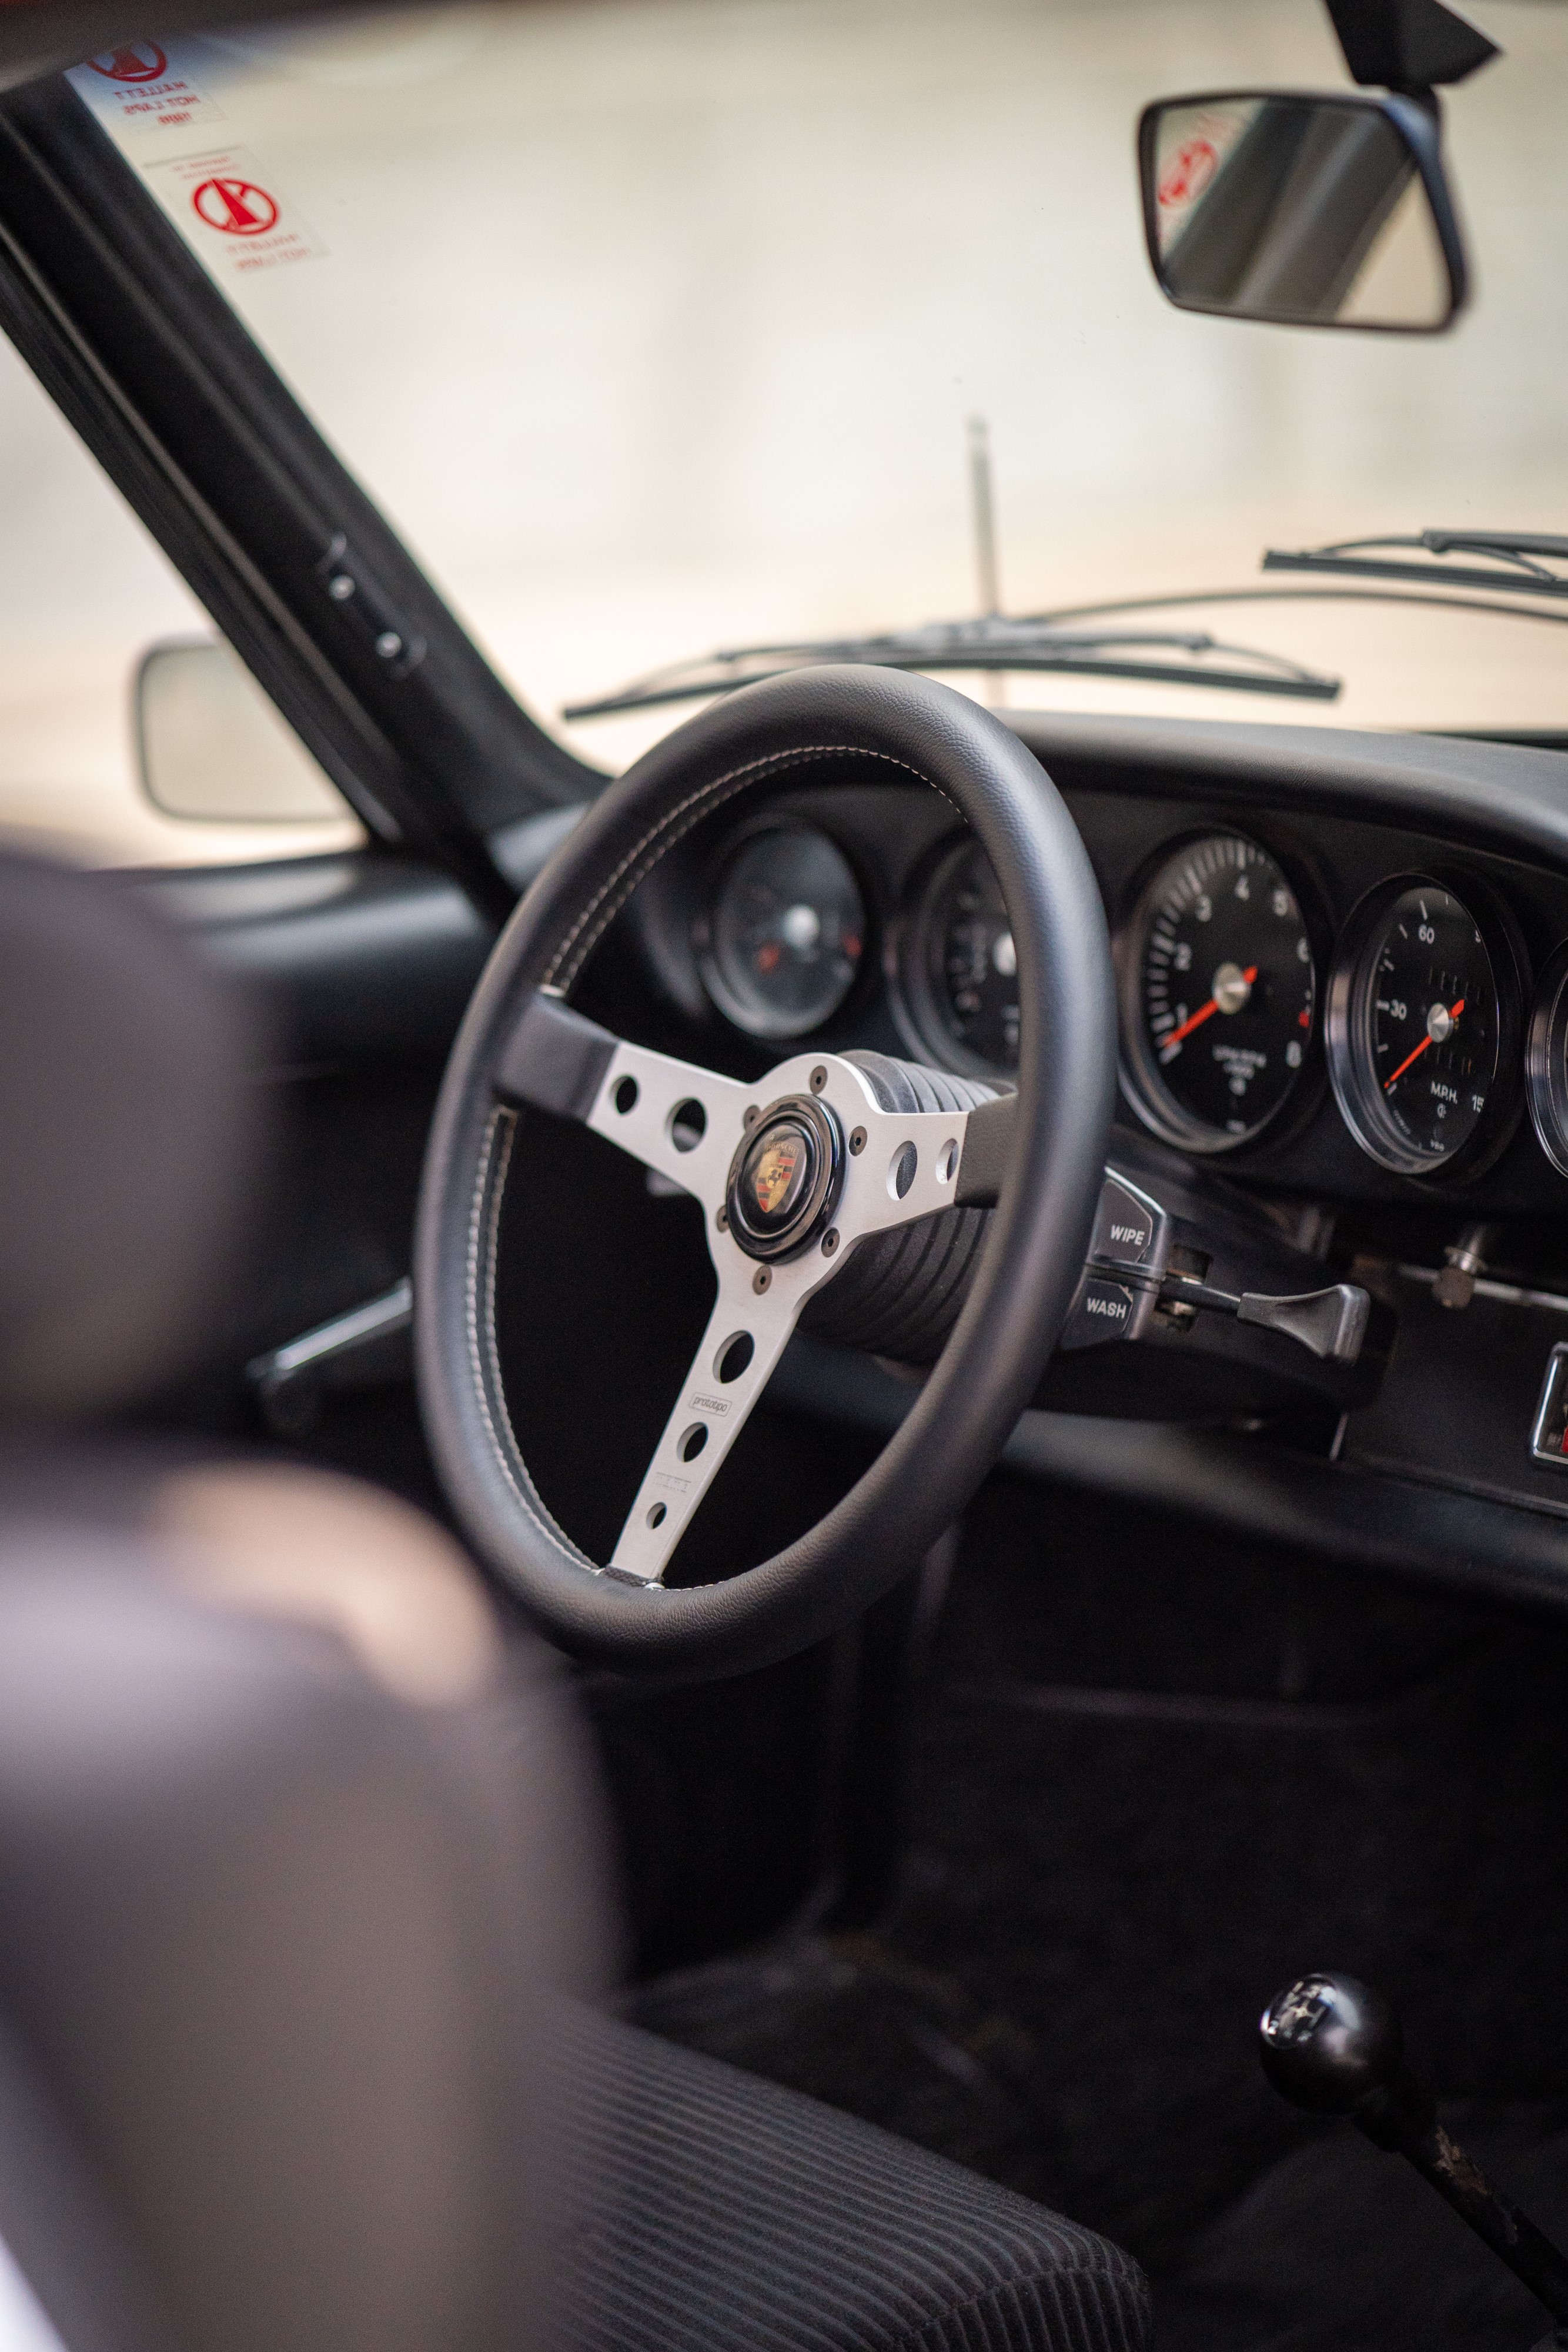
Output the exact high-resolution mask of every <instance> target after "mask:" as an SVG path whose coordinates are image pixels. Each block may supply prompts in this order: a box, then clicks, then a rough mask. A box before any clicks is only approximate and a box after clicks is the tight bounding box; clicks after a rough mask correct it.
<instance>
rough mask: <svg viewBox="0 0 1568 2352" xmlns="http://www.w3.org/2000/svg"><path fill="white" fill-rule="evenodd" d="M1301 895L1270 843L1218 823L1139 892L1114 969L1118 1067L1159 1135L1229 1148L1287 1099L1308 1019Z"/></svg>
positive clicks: (1303, 1052) (1195, 1145)
mask: <svg viewBox="0 0 1568 2352" xmlns="http://www.w3.org/2000/svg"><path fill="white" fill-rule="evenodd" d="M1316 1001H1317V981H1316V973H1315V970H1314V967H1313V962H1312V940H1311V938H1310V936H1309V933H1308V930H1307V924H1306V919H1305V917H1304V915H1303V914H1302V911H1301V901H1300V899H1299V898H1297V895H1296V892H1295V890H1294V888H1293V887H1292V885H1291V881H1290V879H1289V877H1287V875H1286V874H1285V872H1284V870H1283V869H1282V867H1281V866H1280V864H1279V862H1278V860H1277V859H1275V858H1274V857H1271V856H1270V854H1269V852H1268V851H1267V850H1266V849H1260V847H1259V845H1258V844H1257V843H1256V842H1255V841H1248V840H1246V839H1244V838H1243V836H1242V835H1239V834H1234V833H1214V834H1207V835H1204V836H1203V837H1202V838H1201V839H1199V840H1197V841H1189V842H1187V843H1186V844H1185V845H1183V846H1182V847H1181V848H1179V849H1177V850H1176V851H1174V852H1173V853H1172V854H1170V855H1169V856H1166V858H1165V859H1164V860H1163V861H1162V863H1161V864H1160V866H1158V867H1157V869H1156V870H1155V873H1154V875H1153V876H1152V877H1151V878H1150V879H1149V881H1148V882H1147V884H1146V885H1145V888H1144V890H1143V891H1142V893H1141V894H1140V896H1139V898H1138V901H1137V905H1136V907H1135V908H1134V914H1133V919H1132V921H1131V923H1130V924H1129V926H1128V929H1127V934H1126V951H1125V953H1124V958H1123V965H1122V1032H1123V1041H1124V1081H1125V1085H1126V1089H1127V1092H1128V1094H1129V1095H1130V1096H1131V1097H1132V1100H1133V1103H1134V1107H1135V1108H1136V1109H1137V1110H1138V1111H1139V1112H1140V1113H1141V1115H1142V1117H1143V1118H1144V1119H1145V1122H1146V1123H1147V1124H1148V1125H1149V1126H1150V1127H1152V1128H1153V1129H1154V1130H1155V1133H1156V1134H1157V1135H1163V1136H1164V1137H1165V1138H1166V1140H1167V1141H1169V1142H1172V1143H1179V1144H1183V1145H1185V1146H1186V1149H1187V1150H1189V1151H1227V1150H1233V1149H1234V1148H1235V1146H1236V1145H1238V1144H1240V1143H1246V1142H1249V1141H1250V1139H1252V1137H1254V1136H1255V1135H1258V1134H1260V1133H1261V1131H1262V1129H1264V1128H1265V1127H1267V1126H1268V1125H1269V1124H1270V1121H1271V1120H1273V1119H1275V1118H1278V1117H1279V1115H1280V1113H1281V1110H1282V1109H1283V1108H1284V1106H1285V1103H1286V1101H1287V1100H1288V1098H1289V1097H1290V1095H1291V1090H1292V1089H1293V1087H1295V1085H1296V1082H1297V1080H1298V1078H1299V1077H1300V1076H1301V1070H1302V1068H1303V1066H1304V1065H1305V1062H1306V1058H1307V1053H1308V1049H1309V1048H1310V1046H1311V1045H1312V1029H1313V1022H1314V1019H1315V1016H1316Z"/></svg>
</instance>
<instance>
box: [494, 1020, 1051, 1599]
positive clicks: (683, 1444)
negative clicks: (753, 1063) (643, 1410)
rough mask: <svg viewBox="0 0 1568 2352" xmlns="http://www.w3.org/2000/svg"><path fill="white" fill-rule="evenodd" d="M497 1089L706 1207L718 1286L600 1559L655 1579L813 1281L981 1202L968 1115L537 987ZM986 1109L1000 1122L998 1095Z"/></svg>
mask: <svg viewBox="0 0 1568 2352" xmlns="http://www.w3.org/2000/svg"><path fill="white" fill-rule="evenodd" d="M497 1091H498V1092H499V1093H500V1095H501V1096H502V1098H503V1099H510V1100H511V1101H514V1102H520V1103H533V1104H536V1105H538V1106H539V1107H541V1108H546V1109H550V1110H554V1111H557V1112H564V1113H566V1114H567V1115H569V1116H571V1115H575V1116H577V1117H579V1118H581V1119H582V1121H583V1124H584V1125H585V1126H587V1127H590V1128H591V1129H593V1131H594V1133H595V1134H596V1135H602V1136H604V1137H606V1138H607V1139H609V1141H610V1142H612V1143H614V1144H618V1145H619V1146H620V1148H621V1150H622V1151H625V1152H628V1153H630V1155H631V1156H632V1159H634V1160H641V1161H642V1163H643V1166H644V1167H645V1168H650V1169H653V1171H655V1172H656V1173H657V1174H658V1175H660V1176H662V1177H664V1178H666V1179H669V1180H672V1181H674V1182H675V1183H677V1184H679V1185H680V1186H681V1187H682V1189H683V1190H684V1191H685V1192H690V1193H691V1194H692V1195H693V1197H694V1198H695V1200H697V1201H698V1202H701V1204H702V1208H703V1212H704V1223H705V1226H706V1233H707V1245H708V1253H709V1255H710V1256H711V1258H712V1260H713V1267H714V1272H715V1274H716V1276H717V1278H718V1296H717V1297H716V1299H715V1301H714V1307H713V1312H712V1314H711V1315H710V1316H709V1318H708V1323H707V1328H706V1331H705V1332H704V1333H703V1336H702V1339H701V1341H700V1342H699V1344H698V1347H697V1351H696V1354H695V1358H694V1359H693V1360H692V1364H691V1367H690V1369H689V1370H688V1371H687V1373H686V1376H685V1380H684V1381H683V1382H682V1384H681V1392H680V1396H679V1399H678V1400H677V1402H676V1404H675V1407H674V1411H673V1412H672V1413H671V1415H670V1417H669V1420H668V1421H667V1423H665V1425H664V1434H663V1436H662V1437H661V1438H660V1440H659V1443H658V1445H657V1447H656V1448H655V1450H654V1454H653V1460H652V1461H651V1462H650V1463H649V1465H648V1468H647V1471H646V1473H645V1475H644V1476H643V1482H642V1485H641V1486H639V1488H638V1490H637V1496H636V1499H635V1501H634V1502H633V1503H632V1508H631V1510H630V1511H629V1512H628V1514H627V1517H626V1522H625V1525H624V1526H623V1527H622V1530H621V1535H620V1538H619V1540H618V1542H617V1543H616V1546H615V1549H614V1552H613V1554H612V1557H611V1559H610V1560H609V1562H608V1565H607V1571H606V1572H607V1573H609V1574H611V1575H612V1576H616V1577H620V1578H622V1579H630V1580H634V1581H635V1582H637V1583H639V1584H656V1583H658V1582H660V1581H661V1580H662V1579H663V1577H664V1570H665V1567H666V1565H667V1563H668V1561H669V1559H670V1555H671V1553H672V1552H673V1551H674V1549H675V1546H676V1545H677V1544H678V1543H679V1541H680V1539H681V1538H682V1536H683V1535H684V1534H685V1529H686V1527H687V1524H688V1523H689V1521H690V1519H691V1517H692V1515H693V1513H694V1512H695V1509H696V1507H697V1506H698V1504H699V1503H700V1502H701V1501H702V1498H703V1496H704V1495H705V1494H706V1491H707V1488H708V1486H709V1485H710V1483H711V1482H712V1479H713V1476H714V1474H715V1472H716V1470H717V1468H718V1466H719V1465H720V1463H721V1462H722V1461H723V1460H724V1458H725V1455H726V1454H727V1453H728V1452H729V1449H730V1447H731V1446H732V1445H733V1444H734V1443H735V1441H736V1439H737V1436H738V1435H739V1433H740V1432H741V1430H742V1429H743V1428H744V1427H745V1425H746V1422H747V1417H748V1415H749V1414H750V1412H751V1410H752V1407H753V1406H754V1405H755V1404H756V1402H757V1400H758V1397H759V1396H760V1395H761V1393H762V1391H763V1390H764V1389H765V1388H766V1386H767V1385H768V1378H769V1376H770V1374H771V1373H772V1371H773V1369H774V1367H775V1365H776V1364H777V1363H778V1361H779V1357H780V1356H781V1355H782V1354H783V1352H784V1349H785V1348H786V1346H787V1345H788V1343H789V1337H790V1334H791V1333H792V1332H793V1330H794V1328H795V1325H796V1322H797V1320H798V1319H799V1317H800V1310H801V1308H802V1307H804V1306H805V1304H806V1301H807V1300H808V1299H809V1298H810V1297H811V1295H812V1293H813V1292H814V1291H817V1290H820V1289H821V1286H822V1285H823V1284H824V1283H825V1282H828V1281H830V1280H831V1277H832V1276H833V1275H835V1274H836V1273H837V1272H838V1271H839V1269H840V1267H841V1265H842V1264H843V1263H844V1261H845V1259H846V1258H847V1257H848V1255H850V1253H851V1252H852V1250H853V1249H854V1248H855V1246H856V1245H857V1244H858V1243H860V1242H862V1241H864V1240H865V1239H866V1237H867V1236H868V1235H869V1234H880V1233H885V1232H886V1231H887V1230H888V1228H889V1227H890V1226H893V1225H900V1224H907V1223H912V1222H913V1221H914V1220H915V1218H917V1217H929V1216H934V1215H936V1214H937V1213H940V1212H941V1211H943V1210H946V1209H952V1208H954V1207H956V1206H957V1205H959V1202H960V1200H961V1199H972V1198H979V1197H982V1194H981V1192H980V1190H979V1189H978V1187H977V1183H976V1181H975V1179H974V1175H973V1171H971V1177H970V1181H969V1182H968V1184H967V1185H966V1184H965V1182H964V1181H963V1170H964V1155H965V1146H966V1142H967V1137H968V1128H969V1121H970V1119H971V1118H973V1117H974V1116H975V1114H974V1113H973V1112H969V1111H946V1110H944V1111H889V1110H884V1109H883V1108H881V1107H880V1105H879V1104H878V1102H877V1099H876V1097H875V1095H874V1093H873V1089H872V1086H871V1082H870V1080H869V1078H868V1077H867V1076H866V1074H865V1072H864V1071H862V1070H861V1069H858V1068H857V1067H856V1066H855V1065H854V1063H852V1062H850V1061H845V1060H843V1059H841V1057H840V1056H839V1055H834V1054H809V1055H805V1054H802V1055H794V1056H793V1057H792V1058H791V1059H790V1060H789V1061H787V1062H780V1063H779V1065H778V1066H777V1068H775V1069H773V1070H770V1071H769V1072H768V1076H766V1077H765V1078H763V1079H762V1080H761V1081H760V1082H759V1083H758V1084H757V1085H755V1086H745V1085H742V1084H741V1083H740V1082H739V1081H738V1080H737V1079H735V1078H727V1077H721V1076H719V1075H718V1074H717V1073H716V1072H715V1071H713V1070H704V1069H699V1068H698V1067H696V1066H695V1065H694V1064H692V1063H690V1062H682V1061H677V1060H675V1059H674V1058H673V1057H672V1056H671V1055H667V1054H655V1053H653V1052H650V1051H649V1050H648V1049H647V1048H646V1047H644V1046H641V1045H626V1044H624V1043H623V1042H622V1040H620V1039H618V1038H614V1037H612V1036H611V1035H610V1034H609V1032H608V1031H606V1030H603V1029H600V1028H598V1027H597V1026H596V1025H595V1024H593V1023H591V1022H589V1021H585V1020H583V1019H582V1018H581V1017H580V1015H579V1014H577V1013H573V1012H571V1011H570V1008H569V1007H568V1006H567V1005H566V1004H564V1003H562V1002H561V1001H560V1000H559V998H558V997H555V996H552V995H551V994H550V993H549V992H539V993H538V995H536V996H535V997H534V999H533V1000H532V1002H531V1003H529V1005H528V1007H527V1009H526V1011H525V1013H524V1014H523V1017H522V1019H521V1020H520V1022H519V1023H518V1024H517V1029H516V1031H515V1032H514V1034H513V1036H512V1038H511V1040H510V1042H509V1044H508V1045H507V1049H506V1050H505V1052H504V1054H503V1055H502V1056H501V1061H500V1069H499V1074H498V1078H497ZM987 1108H988V1109H989V1110H990V1111H991V1112H992V1113H993V1114H995V1115H996V1117H997V1118H998V1124H999V1123H1000V1122H1001V1121H1002V1120H1005V1119H1007V1118H1009V1117H1010V1107H1009V1103H998V1104H995V1105H989V1106H987ZM986 1157H987V1161H988V1165H990V1164H991V1163H992V1162H993V1161H994V1159H995V1139H994V1138H993V1139H992V1140H991V1142H990V1144H989V1146H988V1152H987V1155H986Z"/></svg>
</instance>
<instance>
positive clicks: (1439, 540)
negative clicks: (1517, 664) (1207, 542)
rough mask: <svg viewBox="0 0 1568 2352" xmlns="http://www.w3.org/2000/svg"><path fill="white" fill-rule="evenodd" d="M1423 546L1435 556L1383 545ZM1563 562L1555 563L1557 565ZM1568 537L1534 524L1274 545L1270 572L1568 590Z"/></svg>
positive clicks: (1533, 591)
mask: <svg viewBox="0 0 1568 2352" xmlns="http://www.w3.org/2000/svg"><path fill="white" fill-rule="evenodd" d="M1385 547H1399V548H1409V549H1411V550H1413V551H1420V552H1421V553H1422V554H1424V555H1426V556H1427V557H1428V558H1429V559H1430V560H1429V561H1428V562H1425V563H1416V562H1406V561H1405V560H1404V559H1403V558H1402V557H1399V556H1388V555H1380V554H1379V553H1378V552H1377V550H1378V549H1379V548H1385ZM1454 555H1474V556H1485V557H1486V558H1487V559H1488V561H1487V562H1484V563H1454V562H1449V561H1448V558H1449V557H1451V556H1454ZM1554 564H1555V565H1556V566H1557V567H1559V568H1558V569H1556V570H1553V569H1552V566H1553V565H1554ZM1564 567H1568V539H1559V538H1557V537H1555V536H1554V535H1553V534H1552V533H1551V532H1549V531H1532V530H1420V531H1414V532H1409V533H1406V534H1405V535H1404V536H1399V535H1397V534H1394V533H1389V534H1387V535H1385V536H1380V537H1378V538H1375V539H1342V540H1338V541H1335V542H1334V543H1333V545H1331V546H1328V547H1305V548H1300V549H1296V550H1291V549H1289V548H1281V547H1270V548H1269V549H1268V550H1267V551H1265V553H1264V557H1263V569H1264V571H1265V572H1340V573H1344V572H1353V573H1354V574H1355V575H1356V577H1357V578H1359V579H1363V580H1419V581H1421V582H1423V583H1426V584H1427V585H1428V586H1431V585H1434V584H1436V585H1439V586H1442V587H1448V588H1486V589H1490V590H1492V591H1493V592H1495V593H1500V594H1507V595H1513V596H1568V568H1564Z"/></svg>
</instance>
